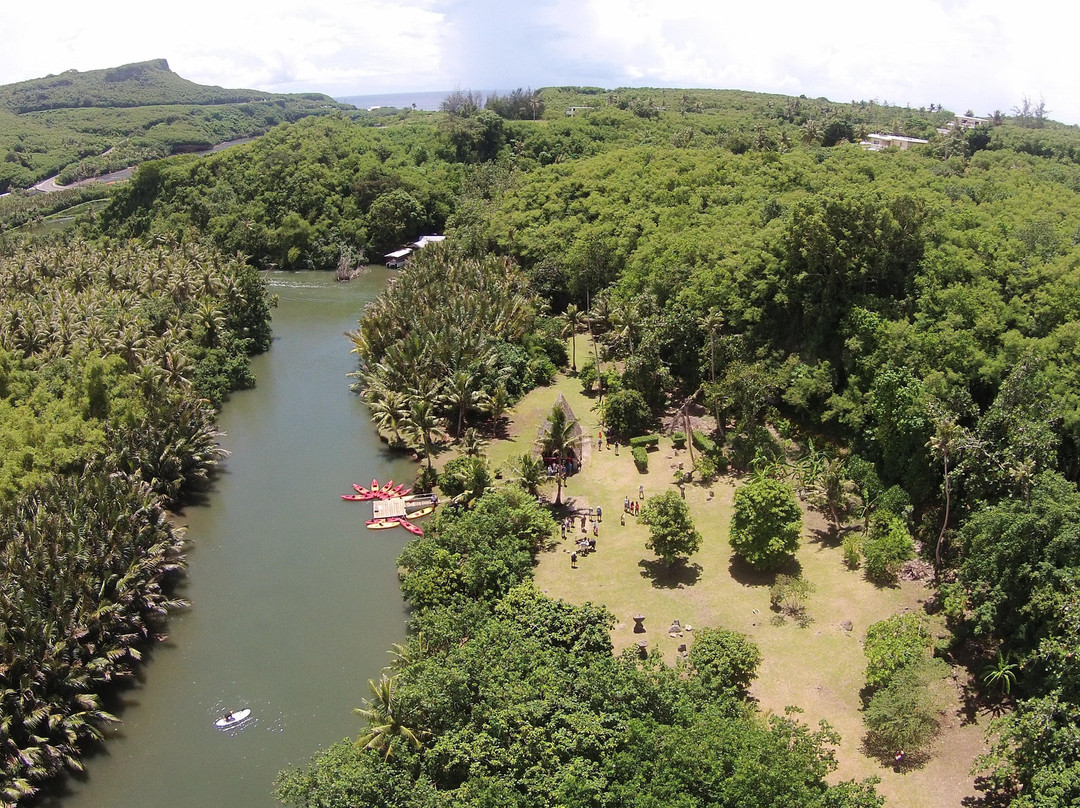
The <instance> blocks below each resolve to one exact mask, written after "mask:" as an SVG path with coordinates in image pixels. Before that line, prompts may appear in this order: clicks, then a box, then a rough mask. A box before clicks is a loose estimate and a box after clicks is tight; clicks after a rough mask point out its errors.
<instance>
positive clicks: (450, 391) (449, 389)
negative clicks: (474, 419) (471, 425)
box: [439, 370, 480, 438]
mask: <svg viewBox="0 0 1080 808" xmlns="http://www.w3.org/2000/svg"><path fill="white" fill-rule="evenodd" d="M478 381H479V380H478V377H477V375H476V374H475V373H470V372H469V371H467V370H457V371H455V372H454V374H453V375H452V376H450V378H449V379H447V380H446V385H445V386H444V388H443V392H442V394H441V395H440V396H439V400H440V401H441V402H442V403H443V404H444V405H445V406H446V407H447V409H448V410H450V411H454V410H457V429H456V430H455V432H454V434H455V435H457V436H458V437H459V438H460V437H461V430H462V429H463V428H464V426H465V415H466V413H467V412H468V410H469V408H470V407H473V406H475V405H476V404H477V403H478V402H479V401H480V390H478V389H477V386H478Z"/></svg>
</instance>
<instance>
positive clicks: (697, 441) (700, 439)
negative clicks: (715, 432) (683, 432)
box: [691, 429, 719, 455]
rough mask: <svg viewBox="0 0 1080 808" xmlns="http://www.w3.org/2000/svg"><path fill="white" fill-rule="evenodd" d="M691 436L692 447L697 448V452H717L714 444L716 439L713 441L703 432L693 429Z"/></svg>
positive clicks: (713, 453) (709, 453)
mask: <svg viewBox="0 0 1080 808" xmlns="http://www.w3.org/2000/svg"><path fill="white" fill-rule="evenodd" d="M691 438H692V440H693V441H694V448H695V449H697V450H698V451H699V452H704V453H705V454H708V455H716V454H719V449H718V448H717V446H716V441H714V440H713V439H712V438H710V437H709V436H708V435H706V434H705V433H704V432H700V431H698V430H696V429H695V430H694V432H693V435H692V436H691Z"/></svg>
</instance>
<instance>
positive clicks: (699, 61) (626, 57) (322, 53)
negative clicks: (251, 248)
mask: <svg viewBox="0 0 1080 808" xmlns="http://www.w3.org/2000/svg"><path fill="white" fill-rule="evenodd" d="M155 8H161V11H160V12H155V11H154V9H155ZM41 16H42V14H41V9H40V8H38V7H34V6H32V5H30V4H25V3H5V4H4V5H3V7H2V8H0V29H2V30H4V31H21V32H26V33H25V34H24V35H21V36H10V37H9V38H8V41H7V42H6V43H5V48H4V49H3V50H2V51H0V83H6V82H11V81H18V80H22V79H28V78H34V77H36V76H43V75H46V74H48V73H59V72H61V71H63V70H65V69H68V68H76V69H79V70H89V69H94V68H101V67H108V66H112V65H117V64H123V63H126V62H132V61H140V60H143V59H151V58H166V59H168V60H169V64H170V66H171V67H172V68H173V70H175V71H176V72H178V73H179V74H180V75H182V76H184V77H186V78H190V79H192V80H194V81H198V82H200V83H207V84H220V85H222V86H227V87H254V88H257V89H266V90H279V91H301V90H307V91H320V92H328V93H331V94H335V95H338V96H341V95H351V94H361V93H374V92H392V91H403V90H424V89H449V88H452V87H455V86H462V87H472V88H476V89H485V90H487V89H500V90H507V89H512V88H513V87H516V86H519V85H532V86H534V87H536V86H541V85H543V84H556V83H558V84H600V85H603V86H608V87H614V86H619V85H643V86H648V85H651V86H669V87H678V86H683V87H726V88H737V89H748V90H759V91H764V92H780V93H786V94H795V95H798V94H800V93H805V94H806V95H809V96H814V97H816V96H827V97H829V98H832V99H834V100H837V101H848V100H851V99H852V98H855V99H870V98H876V99H877V100H879V101H884V100H888V101H889V102H892V103H900V104H908V103H910V104H911V105H912V106H916V107H917V106H922V105H925V104H929V103H931V102H933V103H944V104H945V105H946V106H947V107H950V108H953V109H956V110H957V111H964V110H965V109H967V108H969V107H970V108H972V109H974V110H975V111H976V112H980V113H982V112H990V111H992V110H993V109H1003V110H1006V111H1008V110H1009V109H1010V108H1011V107H1012V106H1014V105H1016V104H1018V103H1019V102H1020V100H1021V97H1022V96H1024V95H1028V96H1029V97H1031V98H1033V99H1036V100H1037V99H1038V98H1039V97H1040V96H1042V97H1044V98H1045V99H1046V101H1047V105H1048V106H1049V107H1050V108H1051V109H1052V110H1053V117H1055V118H1058V119H1059V120H1064V121H1067V122H1070V123H1080V98H1078V97H1076V94H1075V91H1074V88H1073V83H1074V82H1073V73H1074V70H1073V68H1072V65H1071V63H1070V55H1071V53H1072V51H1073V42H1072V41H1071V38H1072V36H1073V32H1074V31H1075V30H1076V29H1077V23H1078V22H1080V6H1074V5H1072V4H1060V3H1057V2H1051V0H1026V2H1024V3H1017V2H1015V0H908V2H906V3H904V4H902V5H901V4H888V5H886V4H883V3H879V4H873V3H861V4H845V5H841V4H822V3H808V2H805V0H797V1H796V0H771V2H768V3H761V2H756V3H755V2H749V1H748V0H740V2H732V0H535V2H532V3H522V4H517V3H510V2H505V1H504V0H405V5H396V4H395V3H393V2H392V0H360V2H353V3H349V2H345V3H343V2H341V1H340V0H313V2H308V3H303V4H298V3H295V0H293V2H291V3H286V2H284V0H265V2H259V3H256V2H254V0H217V2H211V0H191V2H188V3H186V4H184V5H183V6H182V7H181V8H180V9H179V10H178V9H177V8H176V7H175V6H171V7H166V6H153V5H152V4H146V3H145V2H143V1H142V0H140V2H138V3H136V2H135V0H119V2H115V3H113V4H111V5H110V8H109V12H108V14H107V15H103V14H102V13H101V11H100V9H99V7H94V6H91V5H87V4H85V3H81V2H80V3H76V2H75V0H57V2H55V3H54V4H53V5H51V6H50V7H49V13H48V16H49V22H50V25H49V26H44V25H42V22H41ZM43 31H44V33H42V32H43Z"/></svg>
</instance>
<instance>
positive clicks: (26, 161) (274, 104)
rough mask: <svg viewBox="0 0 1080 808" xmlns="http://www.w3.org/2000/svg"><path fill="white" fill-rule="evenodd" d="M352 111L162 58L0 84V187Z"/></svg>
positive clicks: (79, 174)
mask: <svg viewBox="0 0 1080 808" xmlns="http://www.w3.org/2000/svg"><path fill="white" fill-rule="evenodd" d="M347 109H352V108H351V107H350V106H349V105H347V104H339V103H337V102H336V101H334V100H333V99H332V98H330V97H329V96H325V95H320V94H318V93H304V94H280V93H266V92H261V91H259V90H229V89H224V88H222V87H210V86H206V85H202V84H196V83H195V82H192V81H189V80H187V79H185V78H182V77H180V76H178V75H177V74H176V73H173V72H172V71H171V70H170V69H169V65H168V62H166V61H165V60H164V59H155V60H152V61H149V62H137V63H135V64H129V65H121V66H120V67H112V68H107V69H105V70H89V71H86V72H79V71H77V70H69V71H66V72H64V73H61V74H60V75H58V76H46V77H45V78H41V79H32V80H30V81H22V82H18V83H16V84H8V85H4V86H0V158H2V159H0V192H4V191H9V190H13V189H19V188H28V187H30V186H32V185H34V184H35V183H37V182H40V181H41V180H43V179H46V178H47V177H50V176H54V175H57V174H59V175H60V181H61V182H62V183H68V182H72V181H75V180H79V179H84V178H86V177H92V176H97V175H100V174H104V173H107V172H109V171H113V170H116V169H119V168H124V167H126V166H129V165H134V164H137V163H140V162H143V161H145V160H148V159H153V158H157V157H165V156H168V155H170V154H175V153H178V152H184V151H192V150H195V149H199V148H208V147H210V146H213V145H216V144H218V143H222V142H224V141H227V140H234V139H237V138H244V137H252V136H255V135H260V134H262V133H264V132H266V131H267V130H269V129H270V128H272V127H274V126H276V125H278V124H279V123H283V122H285V121H296V120H299V119H300V118H303V117H306V116H308V115H323V114H326V113H328V112H334V111H337V110H347Z"/></svg>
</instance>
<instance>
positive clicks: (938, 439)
mask: <svg viewBox="0 0 1080 808" xmlns="http://www.w3.org/2000/svg"><path fill="white" fill-rule="evenodd" d="M935 427H936V428H935V431H934V436H933V437H932V438H930V440H929V441H927V443H926V445H927V446H928V447H929V448H930V449H931V450H932V451H933V453H934V454H935V455H938V456H939V457H940V458H941V462H942V465H943V467H944V476H945V516H944V518H943V519H942V520H941V530H940V531H939V532H938V538H937V545H936V546H935V547H934V565H935V567H936V568H937V569H941V545H942V543H943V542H944V539H945V531H946V530H947V529H948V527H949V507H950V505H951V497H950V493H951V491H950V489H951V482H950V479H949V456H950V455H951V454H952V453H954V452H956V451H957V450H958V449H960V448H961V441H962V438H963V428H962V427H961V426H960V425H959V424H957V423H956V418H955V416H952V415H943V416H942V417H940V418H939V419H938V421H937V423H936V424H935Z"/></svg>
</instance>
